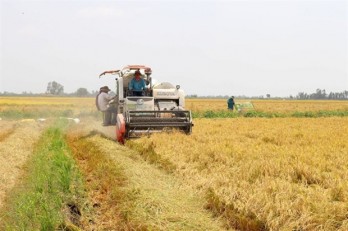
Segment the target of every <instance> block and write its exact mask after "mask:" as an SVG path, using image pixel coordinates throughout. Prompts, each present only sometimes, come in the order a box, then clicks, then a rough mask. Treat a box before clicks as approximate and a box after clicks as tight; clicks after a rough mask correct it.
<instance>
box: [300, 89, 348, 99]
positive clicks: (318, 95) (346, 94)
mask: <svg viewBox="0 0 348 231" xmlns="http://www.w3.org/2000/svg"><path fill="white" fill-rule="evenodd" d="M296 99H335V100H346V99H348V91H342V92H330V93H326V91H325V89H323V90H322V89H317V90H316V92H314V93H311V94H307V93H305V92H299V93H298V94H297V96H296Z"/></svg>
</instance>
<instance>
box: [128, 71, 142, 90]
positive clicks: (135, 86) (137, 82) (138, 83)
mask: <svg viewBox="0 0 348 231" xmlns="http://www.w3.org/2000/svg"><path fill="white" fill-rule="evenodd" d="M140 76H141V74H140V71H139V70H138V71H135V73H134V78H133V79H132V80H131V81H130V82H129V85H128V89H129V90H130V91H133V95H134V96H142V95H143V91H144V90H145V80H144V79H142V78H141V77H140Z"/></svg>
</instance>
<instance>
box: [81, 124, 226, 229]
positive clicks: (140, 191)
mask: <svg viewBox="0 0 348 231" xmlns="http://www.w3.org/2000/svg"><path fill="white" fill-rule="evenodd" d="M85 129H87V130H85ZM83 130H84V133H85V132H87V133H88V131H90V132H91V131H98V132H100V133H102V134H103V136H106V137H108V138H111V137H110V134H111V136H112V134H113V128H111V127H109V128H107V127H100V125H99V124H98V125H96V124H93V122H91V123H88V126H87V127H84V128H83ZM87 139H88V141H89V142H92V143H94V144H96V145H97V147H98V149H100V151H101V152H102V153H104V154H105V155H108V156H109V157H110V158H111V159H112V160H114V161H115V163H116V164H117V165H119V166H120V167H121V168H122V169H123V172H124V173H125V175H126V177H127V184H126V186H125V187H124V190H125V192H127V193H128V194H129V195H131V198H132V200H131V201H127V202H125V204H124V205H122V206H125V207H131V208H132V209H131V210H130V211H127V216H128V217H129V218H130V219H131V220H135V221H136V222H139V223H142V224H144V225H145V226H148V227H152V228H154V229H155V230H226V229H225V227H224V224H223V222H222V221H220V220H219V219H217V218H213V217H212V214H211V213H210V212H209V211H207V210H206V209H204V205H205V200H204V195H202V194H200V193H199V192H198V191H195V190H194V189H193V188H191V187H189V186H187V185H185V184H184V183H183V182H180V179H177V178H175V176H174V175H172V174H170V173H166V172H165V171H164V170H160V169H159V168H157V167H156V166H154V165H153V164H150V163H148V162H146V161H145V160H144V159H143V158H142V157H141V156H140V155H139V154H138V153H137V152H136V151H134V150H131V149H129V148H127V147H125V146H122V145H119V144H118V143H116V142H115V141H113V140H109V139H106V138H104V137H102V136H99V135H92V136H89V137H88V138H87ZM126 210H127V208H126Z"/></svg>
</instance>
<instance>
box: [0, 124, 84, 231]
mask: <svg viewBox="0 0 348 231" xmlns="http://www.w3.org/2000/svg"><path fill="white" fill-rule="evenodd" d="M64 126H65V125H64V124H61V123H60V124H59V125H57V126H55V127H51V128H49V129H47V130H46V131H45V132H44V133H43V135H42V137H41V138H40V140H39V142H38V144H37V146H36V149H35V151H34V155H33V158H32V159H31V160H30V162H29V163H28V169H27V170H28V171H27V172H28V176H26V177H25V179H24V180H23V182H21V184H22V185H21V186H20V187H17V189H16V190H15V192H14V193H13V194H14V195H13V196H12V197H11V198H10V200H9V205H8V206H7V207H8V208H6V211H7V212H6V214H5V216H4V221H5V227H4V228H5V230H56V229H57V228H58V227H59V226H61V227H64V225H63V224H64V223H65V221H64V220H65V216H66V214H64V212H63V211H64V209H63V208H65V207H69V206H68V205H70V206H71V205H72V204H74V205H76V204H77V203H78V202H77V199H76V198H78V197H77V196H78V195H79V194H80V195H81V194H82V180H81V177H80V174H79V172H78V169H77V168H76V167H75V163H74V161H73V159H72V158H71V157H70V151H69V149H68V146H67V144H66V143H65V140H64V136H63V133H62V129H63V127H64ZM62 225H63V226H62ZM0 228H1V226H0ZM63 229H64V228H63ZM2 230H3V229H2Z"/></svg>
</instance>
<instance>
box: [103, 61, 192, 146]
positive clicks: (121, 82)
mask: <svg viewBox="0 0 348 231" xmlns="http://www.w3.org/2000/svg"><path fill="white" fill-rule="evenodd" d="M105 74H113V75H117V77H116V89H115V93H116V96H115V99H114V100H113V103H114V104H115V107H116V138H117V141H118V142H120V143H124V141H125V139H126V138H131V137H138V136H140V135H142V134H149V133H153V132H161V131H167V130H170V129H171V128H174V129H178V130H181V131H183V132H185V133H186V134H190V133H191V131H192V126H193V123H192V116H191V111H188V110H185V109H184V108H185V94H184V91H183V90H181V89H180V86H179V85H176V86H174V85H172V84H171V83H167V82H163V83H160V84H155V85H154V84H153V83H152V78H151V74H152V70H151V68H150V67H147V66H143V65H129V66H126V67H124V68H122V69H121V70H111V71H105V72H103V73H102V74H100V76H99V77H101V76H102V75H105Z"/></svg>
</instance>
